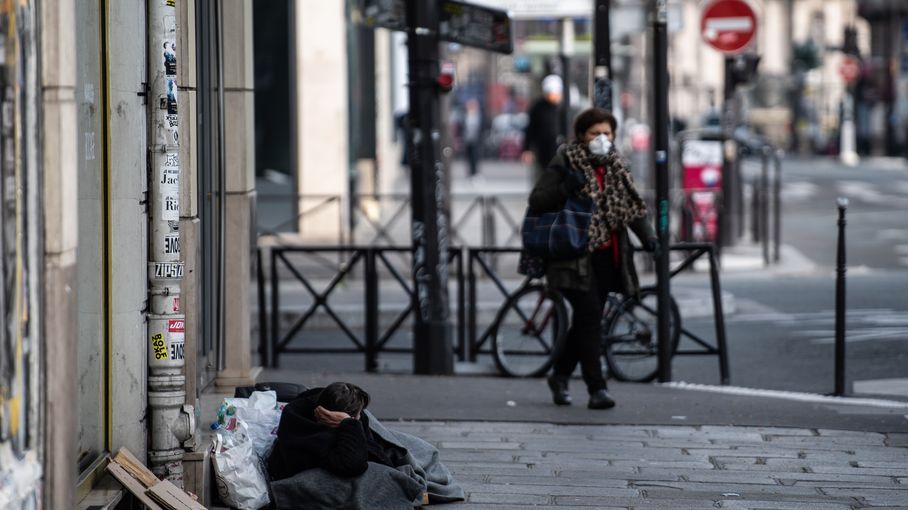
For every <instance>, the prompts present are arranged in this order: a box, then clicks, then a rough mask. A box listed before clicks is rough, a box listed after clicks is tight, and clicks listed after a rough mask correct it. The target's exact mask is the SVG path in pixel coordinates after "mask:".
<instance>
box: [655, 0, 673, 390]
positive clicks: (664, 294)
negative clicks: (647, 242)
mask: <svg viewBox="0 0 908 510" xmlns="http://www.w3.org/2000/svg"><path fill="white" fill-rule="evenodd" d="M666 2H667V0H656V3H655V6H656V9H655V16H654V17H653V79H654V88H653V90H654V93H655V98H654V101H653V105H654V109H653V126H654V128H653V129H654V131H655V133H654V134H655V136H654V142H655V143H654V144H653V156H654V157H653V161H654V162H655V176H656V220H655V221H656V234H657V235H658V237H659V250H658V251H657V254H656V283H657V286H658V289H659V290H658V310H659V321H658V332H659V381H660V382H668V381H671V379H672V367H671V362H672V352H671V339H670V338H669V336H670V335H669V333H670V324H669V321H670V318H669V313H668V310H669V306H671V305H670V303H671V289H670V288H669V287H670V280H669V279H670V278H671V275H670V273H669V244H668V243H669V237H668V227H669V200H668V186H669V176H668V29H667V26H666V25H667V22H668V6H667V5H666Z"/></svg>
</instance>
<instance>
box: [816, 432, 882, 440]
mask: <svg viewBox="0 0 908 510" xmlns="http://www.w3.org/2000/svg"><path fill="white" fill-rule="evenodd" d="M817 434H818V435H821V436H829V437H853V438H856V439H857V438H864V437H877V438H879V439H880V442H882V441H883V439H884V438H885V437H886V434H880V433H877V432H862V431H857V430H837V429H817Z"/></svg>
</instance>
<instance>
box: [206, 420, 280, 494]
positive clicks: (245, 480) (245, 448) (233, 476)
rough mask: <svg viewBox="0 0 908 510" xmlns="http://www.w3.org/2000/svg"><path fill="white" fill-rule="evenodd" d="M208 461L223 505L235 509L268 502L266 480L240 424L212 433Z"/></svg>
mask: <svg viewBox="0 0 908 510" xmlns="http://www.w3.org/2000/svg"><path fill="white" fill-rule="evenodd" d="M211 462H212V465H213V466H212V467H213V468H214V479H215V482H216V484H217V488H218V496H220V498H221V501H222V502H223V503H224V504H226V505H229V506H231V507H233V508H236V509H238V510H258V509H259V508H262V507H263V506H266V505H267V504H268V503H269V502H270V501H269V499H268V480H267V479H266V478H265V474H264V473H263V472H262V467H261V463H260V462H259V458H258V456H257V455H256V454H255V450H254V449H253V447H252V441H251V440H250V439H249V436H247V435H246V430H245V426H244V425H243V424H242V423H238V424H237V426H236V429H235V430H234V431H233V432H230V431H226V430H222V431H219V432H218V433H217V434H216V435H215V439H214V441H213V444H212V448H211Z"/></svg>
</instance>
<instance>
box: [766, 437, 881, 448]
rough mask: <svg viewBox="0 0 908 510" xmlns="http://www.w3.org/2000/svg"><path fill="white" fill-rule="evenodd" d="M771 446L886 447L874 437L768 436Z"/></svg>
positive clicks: (878, 438) (879, 439) (879, 438)
mask: <svg viewBox="0 0 908 510" xmlns="http://www.w3.org/2000/svg"><path fill="white" fill-rule="evenodd" d="M767 440H768V441H769V443H770V444H773V445H778V444H787V445H793V446H804V447H810V448H819V449H821V450H843V451H845V450H853V449H854V447H855V446H880V447H882V446H885V444H884V441H885V438H884V437H883V436H881V435H879V434H873V435H872V436H772V435H770V436H767Z"/></svg>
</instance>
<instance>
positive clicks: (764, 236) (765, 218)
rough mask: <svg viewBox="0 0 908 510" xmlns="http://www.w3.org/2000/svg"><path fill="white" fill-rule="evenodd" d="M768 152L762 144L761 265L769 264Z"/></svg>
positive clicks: (766, 147) (767, 147)
mask: <svg viewBox="0 0 908 510" xmlns="http://www.w3.org/2000/svg"><path fill="white" fill-rule="evenodd" d="M769 152H770V148H769V146H767V145H764V146H763V150H762V154H761V159H762V161H761V163H762V165H761V169H760V242H761V243H762V247H763V265H764V266H768V265H769Z"/></svg>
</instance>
